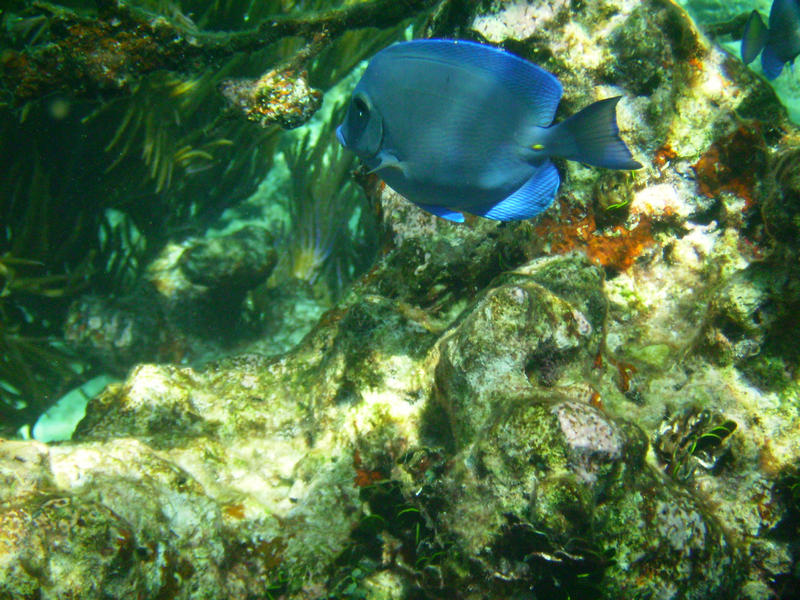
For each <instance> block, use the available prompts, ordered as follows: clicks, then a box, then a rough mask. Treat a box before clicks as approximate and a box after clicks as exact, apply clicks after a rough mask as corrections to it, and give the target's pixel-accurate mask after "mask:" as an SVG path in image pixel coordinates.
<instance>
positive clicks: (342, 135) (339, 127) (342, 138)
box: [336, 125, 347, 148]
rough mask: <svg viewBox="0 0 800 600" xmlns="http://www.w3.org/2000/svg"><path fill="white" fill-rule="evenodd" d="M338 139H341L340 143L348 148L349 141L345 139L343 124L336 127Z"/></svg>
mask: <svg viewBox="0 0 800 600" xmlns="http://www.w3.org/2000/svg"><path fill="white" fill-rule="evenodd" d="M336 139H337V140H339V143H340V144H341V145H342V146H343V147H345V148H347V143H346V142H345V141H344V134H343V133H342V126H341V125H339V126H338V127H337V128H336Z"/></svg>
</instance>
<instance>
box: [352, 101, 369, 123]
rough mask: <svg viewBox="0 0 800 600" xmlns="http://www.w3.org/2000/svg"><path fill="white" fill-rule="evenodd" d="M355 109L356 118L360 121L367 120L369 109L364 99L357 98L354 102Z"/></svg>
mask: <svg viewBox="0 0 800 600" xmlns="http://www.w3.org/2000/svg"><path fill="white" fill-rule="evenodd" d="M353 108H355V109H356V116H357V117H358V118H359V119H365V118H366V117H367V116H369V107H368V106H367V103H366V102H364V100H363V98H356V99H354V100H353Z"/></svg>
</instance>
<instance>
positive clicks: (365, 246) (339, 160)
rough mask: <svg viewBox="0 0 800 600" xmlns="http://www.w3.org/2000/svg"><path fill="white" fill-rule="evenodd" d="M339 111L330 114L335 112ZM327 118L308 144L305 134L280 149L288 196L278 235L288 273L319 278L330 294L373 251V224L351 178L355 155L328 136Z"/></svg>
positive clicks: (366, 264)
mask: <svg viewBox="0 0 800 600" xmlns="http://www.w3.org/2000/svg"><path fill="white" fill-rule="evenodd" d="M341 112H342V110H341V107H340V108H339V109H338V110H334V112H333V114H334V115H336V114H337V113H338V114H341ZM336 122H337V121H336V119H335V118H333V119H331V120H330V121H329V122H328V123H326V124H325V125H324V126H323V127H322V128H321V129H320V131H319V132H318V134H317V137H316V141H315V142H312V141H311V140H312V137H311V133H310V132H306V133H305V134H304V135H303V136H302V137H300V138H299V139H298V140H297V141H296V142H295V143H294V144H291V145H288V146H287V147H286V148H285V149H284V156H285V157H286V163H287V166H288V167H289V171H290V173H291V197H290V198H288V202H287V204H286V208H287V210H288V213H289V223H290V224H289V228H288V230H287V231H286V233H285V234H284V243H285V244H286V247H287V258H288V263H289V266H288V270H289V273H291V275H292V276H293V277H295V278H297V279H302V280H305V281H308V282H309V283H312V284H313V283H315V282H316V281H317V280H318V278H319V277H320V276H321V275H324V278H325V280H326V285H327V286H329V289H330V290H331V291H332V292H333V295H334V296H336V295H338V293H339V292H340V291H341V290H342V288H343V287H344V286H345V285H346V284H347V283H348V282H349V281H351V280H352V279H353V278H354V277H355V276H356V275H357V274H359V273H361V272H363V271H364V270H366V269H367V268H368V267H369V266H370V265H371V263H372V260H373V259H374V257H375V255H376V252H377V226H376V222H375V217H374V215H373V213H372V212H371V211H370V208H369V204H368V202H367V199H366V198H365V197H364V194H363V192H362V190H361V189H360V187H359V186H358V185H357V184H356V183H355V181H354V180H353V177H352V170H353V168H354V166H355V157H354V156H353V155H352V154H351V153H349V152H346V151H345V150H344V149H342V148H341V147H340V146H339V144H338V143H337V142H336V139H335V137H334V135H333V127H334V126H335V123H336Z"/></svg>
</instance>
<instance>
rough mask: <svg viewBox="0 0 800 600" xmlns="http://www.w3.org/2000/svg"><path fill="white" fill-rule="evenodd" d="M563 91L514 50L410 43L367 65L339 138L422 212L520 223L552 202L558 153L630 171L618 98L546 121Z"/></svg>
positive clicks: (632, 166)
mask: <svg viewBox="0 0 800 600" xmlns="http://www.w3.org/2000/svg"><path fill="white" fill-rule="evenodd" d="M561 94H562V88H561V84H560V83H559V81H558V79H556V78H555V77H554V76H553V75H552V74H550V73H548V72H547V71H545V70H544V69H542V68H540V67H538V66H536V65H534V64H532V63H530V62H528V61H526V60H523V59H521V58H519V57H517V56H514V55H513V54H511V53H509V52H506V51H504V50H501V49H499V48H495V47H493V46H488V45H485V44H477V43H474V42H467V41H462V40H439V39H431V40H415V41H412V42H404V43H399V44H395V45H393V46H389V47H388V48H385V49H384V50H381V51H380V52H378V53H377V54H376V55H375V56H374V57H373V58H372V60H371V61H370V63H369V65H368V66H367V69H366V71H365V72H364V75H363V77H362V78H361V81H360V82H359V83H358V85H357V86H356V88H355V90H354V92H353V98H352V100H351V102H350V106H349V107H348V111H347V115H346V116H345V119H344V122H343V123H342V124H341V125H340V126H339V128H338V129H337V130H336V135H337V137H338V138H339V142H340V143H341V144H342V145H343V146H344V147H345V148H348V149H350V150H352V151H353V152H355V154H356V155H357V156H359V157H360V158H361V159H362V160H363V161H364V163H365V164H366V165H367V166H368V167H369V168H370V169H371V170H372V171H374V172H376V173H378V175H380V177H381V178H382V179H383V180H384V181H385V182H386V183H387V184H388V185H389V186H390V187H392V188H393V189H394V190H395V191H397V192H398V193H400V194H402V195H403V196H404V197H405V198H407V199H408V200H410V201H412V202H414V203H415V204H417V205H418V206H420V207H422V208H424V209H425V210H427V211H429V212H431V213H433V214H435V215H438V216H440V217H443V218H445V219H449V220H451V221H456V222H462V221H463V220H464V216H463V214H462V213H471V214H474V215H480V216H482V217H487V218H489V219H496V220H498V221H515V220H520V219H529V218H531V217H534V216H536V215H538V214H539V213H541V212H542V211H544V210H545V209H546V208H547V207H548V206H550V204H551V203H552V201H553V198H554V197H555V195H556V191H557V190H558V186H559V183H560V179H559V175H558V171H557V170H556V168H555V166H554V165H553V163H552V162H551V161H550V158H551V157H554V156H557V157H562V158H566V159H569V160H576V161H580V162H583V163H587V164H590V165H595V166H599V167H607V168H610V169H638V168H640V167H641V165H640V164H639V163H638V162H636V161H635V160H633V157H632V156H631V153H630V151H629V150H628V148H627V146H626V145H625V143H624V142H623V141H622V140H621V139H620V137H619V128H618V127H617V121H616V105H617V102H618V101H619V97H615V98H607V99H605V100H601V101H599V102H595V103H594V104H591V105H590V106H588V107H586V108H584V109H583V110H581V111H580V112H578V113H577V114H575V115H573V116H571V117H569V118H568V119H566V120H564V121H562V122H560V123H557V124H553V117H554V116H555V112H556V108H557V107H558V103H559V101H560V100H561Z"/></svg>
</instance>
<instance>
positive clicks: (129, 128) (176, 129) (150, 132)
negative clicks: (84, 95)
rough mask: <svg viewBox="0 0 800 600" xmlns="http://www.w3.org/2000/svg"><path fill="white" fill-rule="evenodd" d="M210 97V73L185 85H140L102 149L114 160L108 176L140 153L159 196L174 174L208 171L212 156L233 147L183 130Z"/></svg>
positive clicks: (164, 79) (165, 80)
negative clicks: (137, 150)
mask: <svg viewBox="0 0 800 600" xmlns="http://www.w3.org/2000/svg"><path fill="white" fill-rule="evenodd" d="M213 92H214V76H213V75H212V74H210V73H206V74H204V75H202V76H199V77H195V78H192V79H188V80H186V79H180V78H178V77H176V76H175V75H173V74H171V73H163V74H159V75H158V76H154V77H151V78H148V79H146V80H144V81H142V82H141V83H140V85H138V86H137V89H136V90H135V91H134V92H133V94H132V95H131V97H130V98H128V99H125V100H124V104H125V108H124V113H123V116H122V118H121V120H120V122H119V125H118V126H117V128H116V130H115V131H114V133H113V135H112V136H111V139H110V140H109V142H108V143H107V144H106V146H105V150H106V152H108V153H110V154H112V155H115V156H114V158H113V160H112V162H111V163H110V164H109V165H108V167H106V172H110V171H113V170H114V169H116V168H117V167H119V166H120V165H121V164H122V163H123V161H124V160H125V159H126V158H128V157H129V156H130V155H131V153H132V151H134V149H140V157H141V160H142V161H143V163H144V165H145V166H146V169H147V175H148V177H149V178H150V179H151V180H152V181H153V183H154V185H155V191H156V193H160V192H163V191H165V190H167V189H168V188H169V187H170V186H171V185H172V182H173V179H174V177H175V174H176V171H177V170H178V169H181V170H182V171H183V173H191V172H196V171H199V170H202V169H204V168H208V166H209V165H210V164H211V163H212V162H213V161H214V160H215V151H216V150H217V149H218V148H220V147H222V146H230V145H232V144H233V142H232V141H231V140H229V139H227V138H224V137H220V138H216V139H211V140H206V139H204V138H205V132H204V131H202V130H194V129H190V130H188V131H187V129H186V128H185V127H184V126H183V125H184V123H185V122H187V121H189V120H190V119H192V118H193V117H194V115H195V114H196V113H197V112H198V111H199V110H201V109H202V106H203V103H204V102H205V101H209V98H208V97H209V95H210V94H211V93H213ZM112 104H116V103H112ZM113 108H116V107H113ZM111 109H112V106H111V105H105V106H103V107H101V108H100V109H98V110H97V111H95V113H93V114H92V115H91V116H90V117H88V118H87V119H86V120H87V121H88V120H92V119H96V118H98V117H99V116H101V115H104V114H105V113H106V112H107V111H109V110H111Z"/></svg>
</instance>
